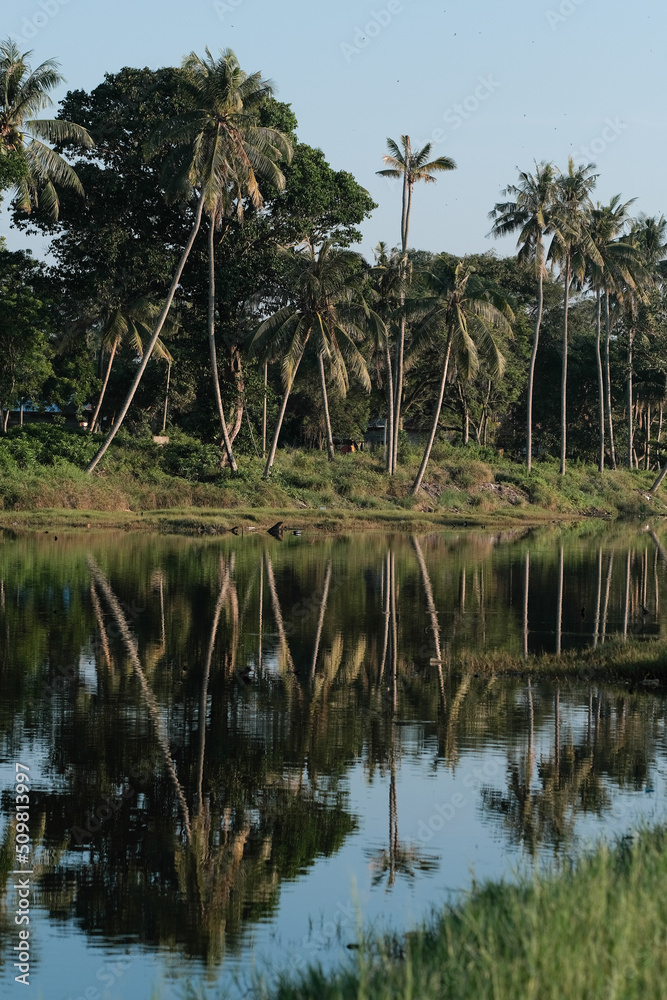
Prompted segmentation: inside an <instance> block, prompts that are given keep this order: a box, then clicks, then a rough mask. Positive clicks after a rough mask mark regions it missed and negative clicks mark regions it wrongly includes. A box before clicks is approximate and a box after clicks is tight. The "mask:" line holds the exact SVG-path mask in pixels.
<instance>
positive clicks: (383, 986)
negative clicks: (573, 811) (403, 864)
mask: <svg viewBox="0 0 667 1000" xmlns="http://www.w3.org/2000/svg"><path fill="white" fill-rule="evenodd" d="M354 956H355V957H354V958H351V960H350V963H349V965H348V966H347V967H345V968H343V969H341V970H340V971H338V972H337V973H335V974H334V975H332V974H331V973H324V972H322V971H319V970H317V969H316V968H314V969H310V970H309V971H308V972H307V973H305V974H304V975H303V976H301V977H300V978H298V979H293V980H291V981H288V980H284V981H283V982H281V983H280V985H279V987H278V988H277V989H276V990H272V991H271V992H270V993H263V992H261V991H260V992H259V993H258V994H257V995H258V997H259V996H262V997H268V996H271V997H272V998H273V1000H445V998H452V1000H453V998H456V1000H664V997H665V995H666V987H665V983H666V982H667V979H666V976H667V831H666V830H665V829H662V828H660V829H655V830H652V831H645V832H643V833H642V834H640V835H636V836H634V837H627V838H624V839H623V840H622V841H620V842H619V843H618V844H617V845H616V846H615V847H613V848H609V847H606V846H601V847H600V848H599V849H597V850H596V851H595V852H593V853H590V854H589V855H586V856H584V857H582V858H581V859H580V860H579V861H578V862H577V863H576V864H574V865H572V864H569V865H567V866H566V867H565V868H564V870H562V871H561V872H560V873H555V874H551V875H549V876H544V877H541V878H536V879H527V880H524V881H521V882H519V884H517V885H510V884H507V883H490V884H487V885H483V886H480V887H477V888H475V889H474V890H473V891H472V893H471V894H470V895H469V896H468V897H467V898H466V899H465V900H464V901H463V902H462V903H461V904H459V905H457V906H455V907H453V908H451V909H448V910H447V911H446V912H444V913H443V914H442V915H440V916H438V917H437V918H434V920H433V921H432V922H431V923H430V924H429V925H427V926H424V927H422V928H420V929H418V930H416V931H414V932H411V933H409V934H407V935H406V936H405V937H401V938H396V939H385V940H380V941H375V942H367V943H366V944H365V945H364V946H363V947H362V948H360V950H359V951H358V952H354Z"/></svg>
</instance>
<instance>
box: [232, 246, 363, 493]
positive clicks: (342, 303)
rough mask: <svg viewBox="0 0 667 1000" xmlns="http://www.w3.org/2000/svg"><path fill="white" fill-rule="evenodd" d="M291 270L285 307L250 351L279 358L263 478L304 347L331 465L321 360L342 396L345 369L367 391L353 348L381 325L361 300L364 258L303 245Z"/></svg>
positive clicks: (266, 322)
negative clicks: (371, 326) (313, 356)
mask: <svg viewBox="0 0 667 1000" xmlns="http://www.w3.org/2000/svg"><path fill="white" fill-rule="evenodd" d="M291 255H292V269H291V274H290V275H289V276H288V281H287V287H286V288H285V290H284V291H285V295H286V298H287V299H288V304H287V305H285V306H283V308H282V309H279V310H278V311H277V312H275V313H274V314H273V315H272V316H270V317H269V318H268V319H266V320H264V322H263V323H262V324H261V325H260V327H259V328H258V330H257V331H256V332H255V334H254V336H253V338H252V340H251V349H253V350H255V351H260V352H263V353H268V351H271V352H272V353H274V354H275V353H276V352H278V353H280V354H281V355H282V358H283V361H282V373H283V384H284V391H283V397H282V402H281V404H280V410H279V412H278V420H277V423H276V428H275V432H274V435H273V441H272V443H271V448H270V450H269V457H268V459H267V462H266V468H265V469H264V478H265V479H266V478H268V476H269V474H270V472H271V467H272V465H273V462H274V460H275V456H276V449H277V447H278V438H279V437H280V431H281V428H282V423H283V418H284V416H285V409H286V407H287V400H288V398H289V394H290V392H291V390H292V386H293V385H294V379H295V377H296V373H297V370H298V368H299V365H300V363H301V359H302V358H303V355H304V352H305V350H306V347H307V346H308V345H309V344H311V346H312V347H314V348H315V350H316V351H317V363H318V368H319V374H320V388H321V391H322V406H323V409H324V419H325V422H326V432H327V448H328V453H329V458H330V459H333V457H334V450H333V435H332V431H331V421H330V418H329V403H328V395H327V385H326V372H325V368H324V362H325V360H326V361H327V362H328V363H329V369H330V372H331V374H332V376H333V378H334V381H335V382H336V384H337V385H338V388H339V390H340V391H341V392H343V393H345V392H346V390H347V386H348V367H351V368H352V370H353V371H354V373H355V374H356V375H357V377H358V378H359V379H360V381H361V383H362V385H363V386H364V388H366V389H370V378H369V376H368V370H367V368H366V362H365V361H364V358H363V356H362V354H361V353H360V351H359V348H358V347H357V343H358V342H359V341H360V340H361V339H362V338H363V335H364V334H363V327H362V324H364V325H365V324H366V323H367V322H368V323H377V324H381V322H382V321H381V320H380V318H379V317H378V316H377V315H376V314H375V313H374V312H373V311H372V310H371V309H370V308H369V307H368V306H367V305H366V303H365V301H364V299H363V298H362V297H361V285H362V268H363V264H364V262H363V258H362V257H361V256H360V255H359V254H358V253H355V252H354V251H352V250H338V249H335V248H332V246H331V245H330V244H329V243H328V242H326V241H325V242H324V243H323V244H322V246H321V247H320V249H319V251H318V252H316V251H315V249H314V248H313V247H312V246H311V245H310V244H308V245H307V246H305V247H303V248H300V249H297V250H295V251H291Z"/></svg>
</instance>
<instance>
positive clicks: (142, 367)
mask: <svg viewBox="0 0 667 1000" xmlns="http://www.w3.org/2000/svg"><path fill="white" fill-rule="evenodd" d="M203 208H204V202H203V200H202V197H201V195H200V197H199V201H198V202H197V211H196V213H195V221H194V223H193V225H192V229H191V231H190V237H189V239H188V242H187V244H186V246H185V250H184V251H183V253H182V255H181V259H180V260H179V262H178V267H177V268H176V273H175V274H174V278H173V281H172V283H171V286H170V288H169V292H168V294H167V298H166V299H165V303H164V306H163V307H162V312H161V313H160V315H159V317H158V321H157V324H156V326H155V329H154V330H153V336H152V337H151V339H150V341H149V342H148V346H147V347H146V350H145V352H144V356H143V359H142V361H141V364H140V365H139V368H138V369H137V374H136V375H135V377H134V382H133V383H132V386H131V387H130V391H129V392H128V394H127V399H126V400H125V402H124V404H123V408H122V409H121V411H120V414H119V415H118V417H117V419H116V421H115V422H114V425H113V427H112V428H111V430H110V431H109V434H108V435H107V438H106V440H105V441H104V443H103V444H102V445H101V447H100V449H99V450H98V452H97V454H96V455H95V457H94V458H93V460H92V461H91V462H90V463H89V465H88V466H87V468H86V472H92V471H93V469H94V468H95V466H96V465H97V463H98V462H99V460H100V459H101V458H102V457H103V455H104V454H105V452H106V450H107V448H108V447H109V445H110V444H111V442H112V441H113V439H114V438H115V436H116V434H117V433H118V431H119V430H120V428H121V425H122V423H123V420H124V419H125V416H126V414H127V411H128V410H129V408H130V404H131V403H132V400H133V399H134V394H135V393H136V391H137V389H138V387H139V383H140V381H141V376H142V375H143V374H144V371H145V369H146V365H147V364H148V361H149V359H150V356H151V354H152V353H153V348H154V347H155V344H156V342H157V339H158V337H159V336H160V332H161V330H162V327H163V326H164V322H165V320H166V318H167V315H168V313H169V310H170V308H171V303H172V302H173V299H174V295H175V294H176V289H177V287H178V283H179V281H180V280H181V275H182V273H183V268H184V267H185V262H186V261H187V259H188V256H189V254H190V251H191V249H192V244H193V243H194V241H195V237H196V235H197V233H198V231H199V227H200V225H201V217H202V211H203Z"/></svg>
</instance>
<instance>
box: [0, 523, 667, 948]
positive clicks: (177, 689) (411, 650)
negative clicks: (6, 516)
mask: <svg viewBox="0 0 667 1000" xmlns="http://www.w3.org/2000/svg"><path fill="white" fill-rule="evenodd" d="M538 543H539V538H537V540H536V539H535V537H534V536H532V535H531V536H529V537H524V536H516V537H514V538H513V539H512V538H508V537H501V536H498V535H496V536H493V535H486V536H484V537H482V538H480V537H479V536H475V537H472V536H469V535H467V534H462V535H460V536H459V537H458V538H452V537H449V536H445V537H440V536H429V537H427V538H416V537H415V538H402V537H396V538H392V539H391V540H390V541H387V540H385V539H382V538H377V537H375V538H372V539H358V538H357V539H354V540H352V541H349V540H347V539H338V538H328V539H325V540H324V541H322V542H321V543H319V542H318V543H316V544H312V545H311V544H308V543H306V544H304V543H302V542H299V543H298V544H296V543H294V544H292V543H291V542H290V541H289V540H286V541H285V542H283V543H282V544H281V545H280V546H279V545H277V544H275V543H273V542H269V543H268V544H266V545H265V544H264V542H263V540H260V539H252V538H246V539H243V540H242V541H239V540H234V541H231V540H229V541H228V540H226V539H223V540H222V541H220V540H216V541H215V542H210V543H208V542H205V541H199V540H195V541H179V540H174V539H171V540H170V539H160V540H151V541H150V542H149V541H148V540H143V539H133V540H132V545H131V546H130V548H129V549H128V548H127V547H125V545H124V543H122V544H120V543H118V542H115V543H114V544H113V545H108V544H107V543H106V542H105V543H102V542H99V541H98V542H97V543H95V544H93V543H92V542H91V543H88V544H89V546H90V548H91V550H93V552H94V554H95V561H96V565H97V566H98V568H99V567H101V566H104V570H103V571H102V570H101V569H100V570H99V572H98V574H97V575H96V574H95V573H93V574H92V579H91V572H90V571H89V570H88V568H87V566H86V559H85V555H86V549H85V547H83V548H82V547H81V545H80V544H79V548H78V549H77V546H76V545H75V544H74V543H73V542H72V541H66V543H65V545H64V546H63V549H62V550H59V551H58V558H57V559H55V558H54V556H53V547H51V549H47V547H46V543H45V542H44V541H39V542H36V543H35V544H34V546H33V548H32V549H30V547H29V546H26V545H25V544H23V553H22V557H23V561H22V559H21V558H20V557H19V554H18V553H16V554H15V556H12V553H11V552H10V551H9V550H8V549H7V548H6V547H5V548H4V549H3V548H0V584H1V589H2V594H3V595H4V608H3V606H2V605H1V604H0V614H2V616H3V617H2V620H1V621H0V624H1V625H2V629H3V630H4V632H5V634H6V635H10V636H20V635H23V636H24V637H25V645H21V646H20V647H19V646H17V647H16V656H15V658H13V659H12V662H7V661H0V672H1V673H2V679H3V682H6V685H5V689H6V690H7V692H8V696H7V703H8V704H9V705H11V706H12V713H11V716H10V715H9V714H8V713H7V711H6V708H5V710H4V712H2V714H0V725H1V726H2V730H3V731H4V732H5V733H7V734H8V736H7V738H6V740H5V742H6V747H5V750H6V751H8V755H11V756H12V757H16V758H17V759H19V758H20V752H19V750H20V746H21V742H20V741H21V739H22V735H21V734H22V731H23V730H22V728H21V727H22V726H23V725H24V724H25V720H28V721H29V724H30V726H31V727H32V730H31V731H32V732H34V733H35V734H36V735H37V736H39V737H40V738H42V739H44V740H47V741H48V744H49V748H50V749H49V755H50V756H49V765H48V766H49V769H50V770H49V780H50V781H51V785H52V791H50V792H49V794H48V795H46V794H44V793H38V795H37V796H36V799H35V815H38V814H41V815H43V816H44V823H45V834H44V837H45V845H46V849H52V850H54V851H58V850H61V849H62V845H63V844H64V843H66V841H67V837H68V830H69V828H70V827H71V826H72V825H74V824H78V825H82V824H83V823H84V821H85V817H86V813H87V811H88V810H91V809H92V810H94V809H95V808H96V807H97V806H98V804H99V803H100V802H101V801H102V798H103V796H104V795H106V794H113V793H117V792H118V791H119V790H121V789H122V788H123V787H128V786H130V787H131V788H132V790H133V794H132V795H131V796H130V797H129V798H128V800H127V801H126V802H125V804H124V805H123V807H122V808H121V809H120V810H119V811H118V812H117V814H115V815H114V817H113V818H111V819H109V820H108V822H105V823H104V824H102V826H101V828H100V829H99V830H98V832H97V833H96V834H95V836H94V837H93V838H92V840H91V843H90V844H89V845H88V846H84V847H82V848H79V849H77V850H74V849H73V848H74V845H73V844H72V843H70V849H69V851H68V852H66V853H64V854H62V855H57V856H56V861H55V864H54V867H53V868H52V869H51V870H50V871H49V872H48V874H45V875H44V878H42V879H41V880H40V899H42V900H43V901H47V905H48V906H49V908H50V910H51V912H52V913H53V914H54V915H58V916H60V917H62V918H69V919H77V920H78V921H79V922H80V924H81V926H82V927H83V928H84V929H86V930H87V931H89V932H103V933H105V934H137V935H138V936H139V938H140V939H141V940H143V941H145V942H146V943H151V944H165V943H169V944H173V943H175V944H176V945H177V946H178V947H181V948H182V949H183V950H184V951H185V952H187V953H189V954H196V955H202V956H207V957H208V958H209V959H210V960H211V961H214V960H217V959H218V958H219V956H220V955H221V954H222V953H223V952H224V950H225V948H230V947H236V946H238V944H239V942H240V940H241V939H242V937H243V933H244V930H245V928H247V926H248V922H249V921H252V920H256V919H260V918H262V917H265V916H266V915H267V914H268V913H270V912H271V911H272V910H273V909H274V908H275V907H276V905H277V903H278V900H279V895H280V887H281V885H282V883H283V882H284V881H285V880H286V879H290V878H297V877H298V876H299V875H300V874H301V873H303V871H304V870H306V869H307V868H308V867H309V866H310V865H312V864H313V863H314V861H315V859H316V858H317V857H319V856H321V855H326V854H331V853H334V852H335V851H336V850H338V849H339V847H340V846H341V844H342V843H343V841H344V839H345V837H346V836H347V835H348V834H349V833H350V832H351V831H352V830H353V829H354V828H355V818H354V817H353V816H352V815H351V814H350V812H349V804H348V801H347V797H346V794H345V792H344V791H343V785H342V782H343V781H344V780H345V778H346V776H347V774H348V771H349V768H350V766H351V765H352V764H354V763H355V762H356V761H359V760H361V761H363V764H364V767H365V770H366V773H367V775H368V780H369V781H370V780H372V779H373V777H374V775H375V774H376V772H377V773H379V774H381V775H382V776H384V777H386V778H387V784H388V837H387V842H386V845H384V844H383V846H382V848H381V849H379V850H378V851H377V852H376V853H375V854H374V855H373V858H372V861H371V863H372V865H373V871H374V878H375V880H376V882H377V883H378V884H380V883H382V882H384V884H385V885H386V886H387V887H389V888H390V887H392V886H393V885H394V884H395V883H396V880H397V879H398V877H399V875H401V874H403V875H406V876H411V875H413V874H416V873H417V872H418V871H420V870H421V871H429V870H431V867H432V865H433V863H434V859H432V858H431V857H429V856H428V855H425V854H422V853H420V851H419V849H418V848H417V847H416V846H415V845H413V844H411V843H408V842H404V841H401V839H400V837H399V805H400V803H399V798H400V769H401V760H402V752H403V748H402V742H401V741H402V738H403V734H404V732H405V729H404V726H403V723H411V724H412V725H413V726H414V727H415V728H416V730H417V731H418V733H419V734H420V735H419V739H420V740H422V741H423V743H424V745H428V746H432V747H433V755H432V761H431V766H432V767H433V769H436V770H437V769H438V768H439V767H442V766H445V767H448V768H450V769H451V770H452V771H454V770H455V769H456V767H457V766H458V763H459V761H461V759H462V758H463V755H464V752H467V751H469V750H471V749H473V750H476V751H478V752H482V751H484V750H485V748H486V747H487V746H489V745H491V744H492V745H494V746H497V745H498V743H499V742H500V741H507V740H508V739H509V740H510V741H511V742H512V744H513V746H514V748H515V749H514V750H513V751H512V752H511V753H509V754H508V764H507V774H506V787H505V788H503V789H502V790H500V791H496V790H490V789H485V790H484V794H483V799H482V801H483V805H484V807H485V809H486V810H487V812H488V815H489V816H491V817H494V818H496V817H500V818H501V819H502V822H503V824H504V825H505V826H506V828H507V831H508V834H509V836H510V837H511V838H512V839H513V840H515V841H517V842H521V843H524V844H526V845H527V846H528V847H530V848H531V849H537V848H538V847H539V846H541V845H544V844H545V843H549V844H559V845H564V844H565V843H566V842H567V841H568V838H569V837H570V836H571V833H572V829H573V824H574V822H575V819H576V815H577V814H578V813H579V812H586V811H592V812H595V813H598V814H604V812H605V810H606V809H607V808H608V807H609V788H610V785H611V784H617V785H619V784H620V785H627V786H628V787H631V788H639V787H642V784H643V783H644V782H645V780H646V777H647V775H648V773H649V767H650V762H651V760H652V759H653V756H654V753H655V746H656V742H657V739H658V732H657V730H658V723H659V721H661V720H662V718H663V710H662V708H661V707H659V703H658V702H654V701H652V700H651V699H650V698H649V697H647V696H646V695H645V694H642V695H630V694H628V693H627V692H621V693H620V694H611V693H609V692H604V691H599V690H592V691H591V693H590V698H589V713H588V723H587V725H586V726H584V727H583V729H582V728H581V727H579V728H578V729H576V730H575V731H574V732H573V731H571V730H570V728H568V727H567V726H565V725H564V724H563V722H562V721H561V709H563V713H564V708H563V705H564V703H565V702H569V701H570V698H569V695H566V694H564V693H563V692H562V691H561V692H556V700H557V701H558V706H556V705H555V704H554V700H553V698H554V696H553V692H551V693H549V694H548V696H547V689H546V688H544V687H543V686H542V685H538V686H537V687H531V686H529V687H528V690H526V684H525V682H524V681H522V680H521V679H520V678H513V679H511V680H509V681H503V682H500V681H499V680H498V679H496V678H494V677H480V678H477V677H474V676H473V675H472V674H470V673H466V674H464V675H463V676H460V675H458V674H457V671H456V665H457V655H458V652H459V651H460V650H461V649H465V648H471V647H472V648H478V645H479V644H481V643H482V642H483V641H485V640H486V641H487V642H488V643H489V644H491V645H493V644H497V646H498V647H499V648H501V647H503V646H505V647H506V648H510V649H513V650H515V651H516V652H517V653H520V652H521V651H523V652H524V653H526V652H528V650H529V644H530V642H531V641H532V638H531V622H532V621H533V619H534V617H535V614H536V607H535V594H536V593H537V591H538V588H539V587H540V586H541V583H543V582H544V580H545V579H547V578H548V579H549V580H550V588H551V589H550V590H548V592H546V593H545V595H544V597H543V598H542V601H543V604H544V606H545V608H546V609H547V610H548V614H549V618H550V628H551V629H552V633H553V635H552V641H553V638H555V635H556V632H557V631H558V626H557V625H556V623H555V621H554V619H555V617H556V615H558V619H559V621H561V622H562V623H563V624H562V643H563V646H565V644H566V636H567V634H568V632H569V631H571V630H572V621H573V620H577V621H582V616H581V607H582V606H585V609H586V615H587V616H588V617H587V619H586V621H585V622H584V624H585V625H586V627H587V628H588V627H589V626H590V627H589V639H590V641H591V642H595V641H597V642H603V641H604V640H605V639H606V638H609V635H610V634H611V633H612V632H613V631H615V630H617V627H618V625H619V623H620V628H621V631H622V629H623V625H624V622H625V621H626V620H627V632H628V635H630V634H631V633H632V632H633V629H636V628H637V627H638V623H639V625H641V626H643V623H644V622H645V621H646V620H651V621H654V622H657V621H658V617H657V616H658V613H659V607H660V595H661V589H662V586H663V574H664V567H663V566H662V564H661V563H660V561H659V560H660V559H661V558H662V556H661V553H660V551H659V548H658V545H657V544H656V543H655V542H654V541H653V540H652V539H651V537H650V536H649V535H643V536H641V537H639V539H637V538H635V539H634V541H633V543H632V545H629V546H627V548H626V549H625V550H623V549H622V547H621V545H620V542H619V543H618V544H616V543H614V544H613V545H609V546H605V547H603V546H602V545H601V544H600V542H599V541H595V542H594V543H591V544H590V546H589V549H590V558H588V561H587V562H586V563H585V565H583V564H582V566H583V568H582V569H581V572H580V576H579V578H580V580H581V581H582V582H581V584H580V587H579V589H576V588H575V587H574V584H573V580H574V576H573V569H572V566H573V562H572V559H573V556H572V549H571V548H570V547H569V543H568V540H567V538H566V539H565V540H564V541H563V544H562V545H561V544H560V539H558V540H557V543H556V547H555V548H554V547H553V546H552V547H551V548H550V549H549V551H548V553H547V554H545V553H544V552H543V551H542V550H541V549H540V544H538ZM58 544H60V543H58ZM550 544H551V543H550ZM587 551H588V550H587ZM26 557H29V563H28V568H26V565H25V558H26ZM12 560H13V561H12ZM545 567H546V569H545ZM505 570H509V571H510V572H509V573H508V574H506V575H503V574H504V573H505ZM547 570H548V572H547ZM549 574H550V575H549ZM102 577H103V578H104V579H105V580H106V581H107V583H108V585H109V587H110V588H112V590H113V593H114V594H115V596H116V599H117V604H118V606H119V607H120V615H117V614H116V615H115V614H114V612H113V609H112V605H111V604H110V603H109V601H108V599H107V597H106V596H105V593H104V589H103V587H102V582H101V580H102ZM628 580H629V585H628ZM30 581H33V582H32V583H31V582H30ZM34 581H37V582H34ZM561 581H562V582H561ZM66 589H67V593H68V601H69V604H68V612H67V614H65V613H64V610H65V606H64V594H65V591H66ZM582 594H583V595H584V596H583V597H582ZM510 598H511V600H510ZM128 607H129V608H131V609H134V611H133V613H132V614H130V613H129V612H128V610H127V609H128ZM646 608H648V611H649V613H648V614H644V610H643V609H646ZM54 611H55V612H56V613H55V614H54V613H53V612H54ZM123 618H124V620H125V629H126V632H127V633H128V635H126V636H125V638H123V633H122V629H121V630H120V631H119V622H122V620H123ZM588 619H590V621H589V622H588ZM568 622H569V623H570V624H569V625H568V624H567V623H568ZM614 623H616V624H614ZM33 626H34V629H33ZM128 636H129V639H128ZM93 639H95V642H96V645H95V647H92V646H91V641H92V640H93ZM82 655H84V656H85V655H88V656H92V659H93V661H94V671H95V674H96V677H97V688H96V690H92V689H91V686H90V685H89V684H85V683H84V679H83V673H82V668H81V667H80V665H79V664H80V661H81V657H82ZM135 657H136V659H137V660H138V661H139V669H137V666H136V663H135V662H134V658H135ZM65 664H66V665H67V666H71V665H72V664H73V665H75V669H74V671H73V677H74V679H73V680H72V681H71V682H69V681H68V683H67V684H66V685H65V687H64V688H63V690H59V691H57V692H56V693H55V695H53V696H52V697H49V698H37V699H35V697H34V692H35V690H36V686H38V685H39V684H41V683H42V679H43V678H47V679H49V680H52V679H53V676H54V675H55V676H57V671H58V669H59V667H60V666H61V665H65ZM142 678H143V679H142ZM31 685H32V687H31ZM556 709H558V710H556ZM563 718H565V715H564V714H563ZM547 727H548V732H549V738H548V740H547V737H546V736H545V732H546V731H547ZM462 748H465V749H462ZM137 763H140V764H141V765H143V768H144V774H143V777H141V778H138V779H137V778H134V777H133V776H132V771H133V767H134V766H136V764H137ZM183 803H184V804H185V808H184V807H183ZM5 807H6V806H5ZM40 811H41V812H40ZM186 816H187V817H188V822H186V819H185V817H186ZM188 824H189V839H188V835H187V832H186V831H187V829H188Z"/></svg>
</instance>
